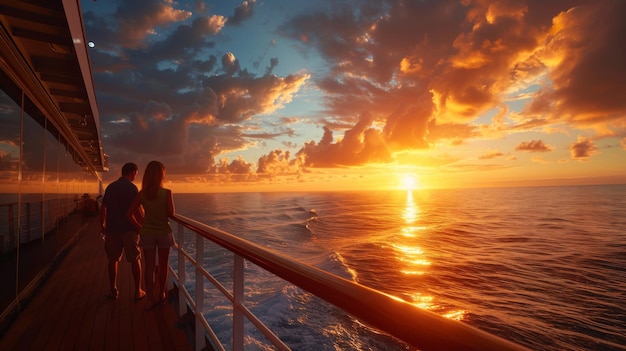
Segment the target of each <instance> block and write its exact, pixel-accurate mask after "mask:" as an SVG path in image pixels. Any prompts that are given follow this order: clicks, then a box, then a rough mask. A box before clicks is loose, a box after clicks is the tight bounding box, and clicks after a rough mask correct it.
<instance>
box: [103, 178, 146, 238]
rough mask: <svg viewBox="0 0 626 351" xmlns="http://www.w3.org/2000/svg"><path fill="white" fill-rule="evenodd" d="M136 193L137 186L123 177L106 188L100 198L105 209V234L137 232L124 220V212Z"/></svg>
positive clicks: (126, 219)
mask: <svg viewBox="0 0 626 351" xmlns="http://www.w3.org/2000/svg"><path fill="white" fill-rule="evenodd" d="M137 193H138V190H137V186H136V185H135V184H133V182H131V181H130V180H129V179H128V178H125V177H120V178H119V179H118V180H116V181H114V182H113V183H111V184H109V186H107V188H106V190H105V191H104V197H103V198H102V203H103V204H104V205H105V206H106V208H107V216H106V227H107V233H123V232H128V231H134V230H137V229H136V228H135V227H134V226H133V224H132V223H131V222H130V221H129V220H128V218H126V212H128V209H129V208H130V205H131V204H132V203H133V200H134V199H135V196H137Z"/></svg>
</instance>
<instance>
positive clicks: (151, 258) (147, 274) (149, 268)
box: [142, 248, 160, 304]
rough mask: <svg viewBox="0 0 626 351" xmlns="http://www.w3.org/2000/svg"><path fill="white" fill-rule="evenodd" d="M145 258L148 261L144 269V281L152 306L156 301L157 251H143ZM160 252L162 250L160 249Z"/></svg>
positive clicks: (152, 249) (153, 249)
mask: <svg viewBox="0 0 626 351" xmlns="http://www.w3.org/2000/svg"><path fill="white" fill-rule="evenodd" d="M142 250H143V257H144V259H145V260H146V266H145V267H144V279H145V282H146V292H147V293H148V302H149V303H150V304H152V303H154V301H155V291H154V268H155V265H156V261H155V260H156V249H155V248H151V249H145V248H144V249H142ZM159 250H160V249H159Z"/></svg>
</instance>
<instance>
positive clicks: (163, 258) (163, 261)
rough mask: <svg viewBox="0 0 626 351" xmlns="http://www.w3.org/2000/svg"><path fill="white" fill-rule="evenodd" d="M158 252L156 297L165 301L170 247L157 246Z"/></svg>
mask: <svg viewBox="0 0 626 351" xmlns="http://www.w3.org/2000/svg"><path fill="white" fill-rule="evenodd" d="M158 252H159V271H158V275H159V276H158V286H159V290H158V293H159V297H158V301H160V302H162V303H165V301H166V299H167V272H168V270H169V258H170V248H169V247H167V248H164V249H161V248H159V249H158ZM153 261H154V260H153ZM153 271H154V270H153Z"/></svg>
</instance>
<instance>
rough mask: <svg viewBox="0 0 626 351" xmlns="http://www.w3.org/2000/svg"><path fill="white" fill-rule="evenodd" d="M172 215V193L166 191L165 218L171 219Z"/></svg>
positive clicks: (168, 190)
mask: <svg viewBox="0 0 626 351" xmlns="http://www.w3.org/2000/svg"><path fill="white" fill-rule="evenodd" d="M173 215H174V199H173V197H172V191H171V190H170V189H167V216H168V217H172V216H173Z"/></svg>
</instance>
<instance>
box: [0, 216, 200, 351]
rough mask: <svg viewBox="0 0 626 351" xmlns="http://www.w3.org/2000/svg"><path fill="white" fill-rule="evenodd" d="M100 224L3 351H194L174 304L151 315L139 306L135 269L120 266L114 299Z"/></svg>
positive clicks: (92, 223) (82, 233)
mask: <svg viewBox="0 0 626 351" xmlns="http://www.w3.org/2000/svg"><path fill="white" fill-rule="evenodd" d="M98 224H99V222H98V220H96V219H95V218H94V219H89V220H88V221H86V222H81V225H80V226H79V228H78V231H79V233H78V235H79V236H78V238H77V239H76V241H75V242H74V245H73V247H72V248H71V249H70V250H69V251H68V253H67V255H66V256H65V257H64V258H63V259H62V260H61V261H60V263H59V264H58V266H57V267H56V269H54V270H53V272H52V273H51V274H50V276H49V277H48V280H47V281H46V283H45V284H44V285H43V287H41V288H40V290H39V291H38V292H37V293H36V294H35V295H34V297H33V298H32V300H31V301H30V303H29V304H28V305H27V306H25V307H23V309H22V312H21V314H20V315H19V317H18V318H17V320H16V321H15V322H14V323H13V325H12V326H11V327H10V329H9V330H8V332H7V333H6V334H5V335H4V337H3V338H2V339H0V350H38V351H39V350H103V351H108V350H155V351H159V350H168V351H169V350H180V351H187V350H192V346H193V345H192V342H190V340H189V339H188V338H187V335H186V333H185V330H184V329H183V328H182V327H179V325H180V318H179V317H178V316H177V314H176V312H175V311H174V307H173V306H172V305H170V304H166V305H159V306H156V307H155V308H153V309H150V310H147V309H146V307H147V299H143V300H140V301H135V299H134V291H135V290H134V289H135V287H134V282H133V278H132V274H131V267H130V264H129V263H128V262H127V261H126V259H125V258H123V259H122V262H120V265H119V273H118V289H119V290H120V296H119V298H118V299H117V300H110V299H108V298H107V297H106V296H105V295H106V293H107V292H108V291H109V284H108V279H107V259H106V255H105V253H104V243H103V241H102V239H101V238H100V236H99V235H98V229H99V228H98Z"/></svg>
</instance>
